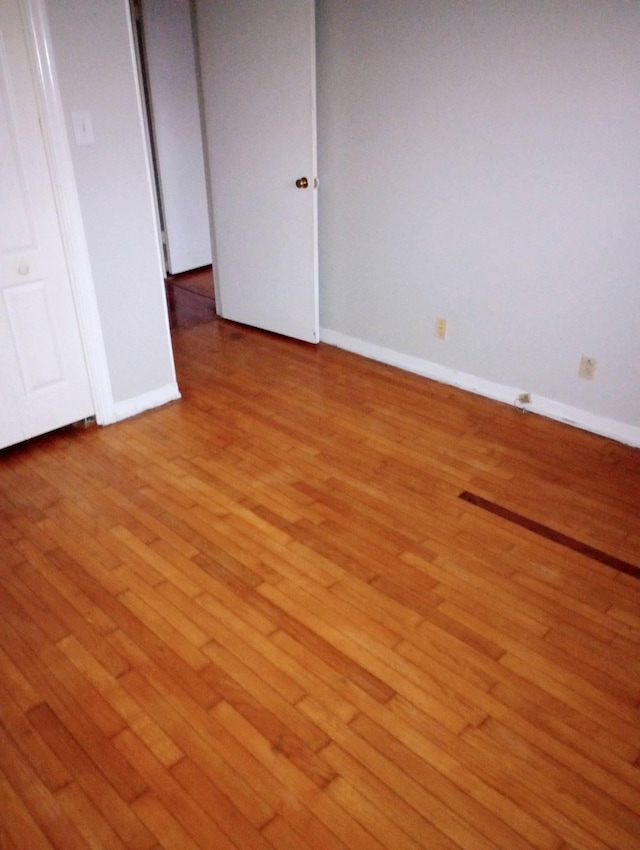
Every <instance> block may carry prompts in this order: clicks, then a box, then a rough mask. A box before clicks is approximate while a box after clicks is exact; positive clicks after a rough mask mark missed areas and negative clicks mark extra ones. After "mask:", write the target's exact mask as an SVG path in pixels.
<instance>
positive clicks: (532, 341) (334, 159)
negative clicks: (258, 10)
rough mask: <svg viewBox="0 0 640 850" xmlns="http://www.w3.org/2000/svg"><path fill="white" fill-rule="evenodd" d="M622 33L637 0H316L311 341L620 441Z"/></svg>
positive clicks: (627, 428) (633, 347)
mask: <svg viewBox="0 0 640 850" xmlns="http://www.w3.org/2000/svg"><path fill="white" fill-rule="evenodd" d="M639 44H640V3H638V2H636V0H562V2H561V3H558V2H553V1H552V0H509V2H508V3H504V2H503V1H502V0H477V2H466V0H358V2H345V0H318V107H319V115H318V125H319V174H320V180H321V182H320V197H319V200H320V252H321V253H320V274H321V281H320V291H321V324H322V326H323V328H324V329H325V330H324V334H323V338H325V339H328V340H329V341H333V342H337V343H338V344H342V345H345V346H347V347H352V348H354V349H356V350H361V351H363V352H364V353H369V354H372V355H373V356H380V357H381V358H382V359H387V360H390V361H394V362H399V363H401V364H405V365H408V366H410V367H415V368H416V370H417V371H423V372H424V373H426V374H433V375H434V376H436V377H441V378H443V379H445V380H451V381H452V382H454V383H456V382H457V383H461V384H462V385H467V386H469V387H470V388H478V389H479V390H480V391H483V392H486V393H487V394H488V395H494V396H495V397H503V398H505V399H506V398H513V396H514V395H515V393H516V392H518V391H520V390H528V391H530V392H532V393H533V394H534V408H535V406H536V402H537V403H538V409H540V410H541V411H542V412H546V413H549V414H550V415H558V416H559V418H565V419H572V420H573V421H576V422H578V423H579V424H581V425H583V426H585V427H592V429H593V430H599V431H601V432H603V433H611V435H612V436H617V437H619V438H621V439H624V440H627V441H629V442H637V444H639V445H640V392H639V391H638V377H639V376H640V154H639V151H640V148H639V140H640V108H639V106H640V101H639V97H640V95H639V92H640V50H638V45H639ZM437 316H442V317H445V318H446V319H447V320H448V323H449V334H448V338H447V339H446V341H444V342H443V341H440V340H437V339H436V338H435V336H434V321H435V319H436V317H437ZM582 354H586V355H589V356H592V357H595V358H596V359H597V374H596V379H595V381H593V382H591V381H585V380H582V379H579V378H578V377H577V370H578V364H579V360H580V356H581V355H582ZM476 379H477V380H476Z"/></svg>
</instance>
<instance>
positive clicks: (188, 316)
mask: <svg viewBox="0 0 640 850" xmlns="http://www.w3.org/2000/svg"><path fill="white" fill-rule="evenodd" d="M164 283H165V290H166V294H167V307H168V310H169V327H170V328H171V329H172V330H173V329H174V328H192V327H194V326H195V325H202V324H204V323H205V322H212V321H213V320H214V319H215V318H216V302H215V297H214V287H213V269H212V267H211V266H202V267H201V268H199V269H191V270H190V271H186V272H182V273H181V274H168V275H167V276H166V278H165V282H164Z"/></svg>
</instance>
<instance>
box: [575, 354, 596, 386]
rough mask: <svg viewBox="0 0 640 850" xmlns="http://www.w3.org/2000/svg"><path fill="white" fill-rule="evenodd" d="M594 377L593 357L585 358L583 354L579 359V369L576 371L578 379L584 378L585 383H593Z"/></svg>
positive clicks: (594, 364)
mask: <svg viewBox="0 0 640 850" xmlns="http://www.w3.org/2000/svg"><path fill="white" fill-rule="evenodd" d="M595 376H596V361H595V358H594V357H585V355H584V354H583V355H582V357H581V358H580V368H579V369H578V377H579V378H584V379H585V380H586V381H593V379H594V378H595Z"/></svg>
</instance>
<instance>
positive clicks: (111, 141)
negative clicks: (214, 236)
mask: <svg viewBox="0 0 640 850" xmlns="http://www.w3.org/2000/svg"><path fill="white" fill-rule="evenodd" d="M47 11H48V14H49V24H50V29H51V34H52V41H53V48H54V54H55V60H56V65H57V70H58V77H59V82H60V89H61V94H62V100H63V105H64V109H65V113H66V118H67V126H68V132H69V138H70V143H71V153H72V158H73V165H74V171H75V176H76V182H77V187H78V194H79V197H80V205H81V209H82V216H83V221H84V227H85V231H86V236H87V242H88V246H89V254H90V258H91V266H92V271H93V277H94V281H95V286H96V295H97V300H98V309H99V312H100V320H101V323H102V328H103V334H104V340H105V347H106V352H107V359H108V364H109V373H110V376H111V381H112V390H113V397H114V400H115V402H116V409H117V412H118V415H119V416H123V415H127V414H128V413H135V412H137V411H138V410H139V409H142V408H144V407H146V406H152V404H154V403H160V402H162V401H166V400H169V399H170V398H175V397H176V395H177V387H176V385H175V372H174V367H173V355H172V351H171V340H170V336H169V329H168V321H167V309H166V303H165V297H164V284H163V272H162V264H161V257H160V251H159V245H158V238H157V230H156V221H155V209H154V206H153V195H152V188H151V181H150V174H149V170H148V167H147V158H146V148H145V137H144V130H143V124H142V120H141V112H140V103H139V93H138V86H137V75H136V73H137V72H136V68H135V61H134V54H133V52H132V42H131V37H130V27H129V17H128V16H129V10H128V2H127V0H91V2H86V0H47ZM74 110H87V111H89V112H90V114H91V119H92V123H93V129H94V134H95V144H92V145H86V146H84V145H83V146H80V145H77V144H76V143H75V139H74V135H73V129H72V125H71V113H72V112H73V111H74Z"/></svg>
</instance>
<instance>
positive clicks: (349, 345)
mask: <svg viewBox="0 0 640 850" xmlns="http://www.w3.org/2000/svg"><path fill="white" fill-rule="evenodd" d="M320 340H321V341H322V342H326V343H327V344H328V345H335V346H336V348H343V349H345V351H352V352H353V353H354V354H361V355H362V356H363V357H368V358H369V359H370V360H377V361H379V362H380V363H386V364H387V365H388V366H397V367H398V368H399V369H404V370H405V371H407V372H413V373H415V374H416V375H422V376H423V377H425V378H430V379H431V380H433V381H439V382H440V383H442V384H449V385H450V386H453V387H459V388H460V389H462V390H467V391H468V392H472V393H476V394H477V395H482V396H485V397H486V398H491V399H494V400H495V401H502V402H505V403H506V404H513V402H514V399H515V398H517V396H518V395H519V394H520V393H521V392H523V389H522V388H520V387H511V386H508V385H506V384H497V383H495V382H493V381H486V380H484V378H478V377H476V376H475V375H470V374H468V373H467V372H458V371H456V370H455V369H449V368H447V367H445V366H440V365H439V364H438V363H432V362H431V361H430V360H423V359H422V358H421V357H413V356H411V355H409V354H402V353H401V352H399V351H394V350H393V349H391V348H384V347H383V346H381V345H375V344H373V343H371V342H366V341H365V340H362V339H358V338H357V337H352V336H348V335H347V334H343V333H340V332H339V331H332V330H329V329H327V328H321V329H320ZM532 399H533V400H532V403H531V404H528V405H527V411H528V412H530V413H537V414H539V415H540V416H546V417H547V418H548V419H555V420H556V421H558V422H564V423H566V424H567V425H573V426H574V427H575V428H581V429H582V430H583V431H590V432H591V433H593V434H599V435H600V436H602V437H609V438H610V439H612V440H617V441H618V442H619V443H625V444H626V445H629V446H634V447H636V448H640V428H637V427H635V426H633V425H626V424H625V423H624V422H618V421H617V420H615V419H606V418H605V417H602V416H596V415H595V414H593V413H589V412H588V411H586V410H581V409H580V408H578V407H571V406H570V405H568V404H562V403H561V402H557V401H553V400H552V399H549V398H543V397H542V396H537V395H535V394H533V395H532Z"/></svg>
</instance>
